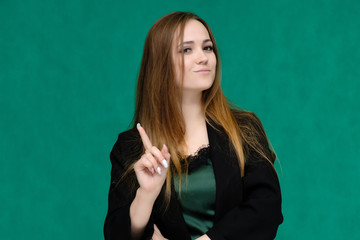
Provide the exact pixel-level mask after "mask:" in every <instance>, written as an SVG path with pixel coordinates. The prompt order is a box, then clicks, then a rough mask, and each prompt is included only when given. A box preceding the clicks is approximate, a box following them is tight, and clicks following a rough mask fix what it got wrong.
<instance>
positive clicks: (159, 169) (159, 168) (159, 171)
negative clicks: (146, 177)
mask: <svg viewBox="0 0 360 240" xmlns="http://www.w3.org/2000/svg"><path fill="white" fill-rule="evenodd" d="M157 172H158V174H159V175H161V167H157Z"/></svg>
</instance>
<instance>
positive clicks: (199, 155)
mask: <svg viewBox="0 0 360 240" xmlns="http://www.w3.org/2000/svg"><path fill="white" fill-rule="evenodd" d="M209 158H210V145H203V146H201V147H200V148H199V149H198V150H197V151H196V152H195V153H194V154H192V155H189V156H187V157H186V160H187V162H188V164H189V166H188V174H190V173H192V172H194V171H195V170H196V169H198V168H200V167H201V166H204V165H210V162H209ZM181 163H182V167H183V170H186V163H185V160H184V159H182V160H181Z"/></svg>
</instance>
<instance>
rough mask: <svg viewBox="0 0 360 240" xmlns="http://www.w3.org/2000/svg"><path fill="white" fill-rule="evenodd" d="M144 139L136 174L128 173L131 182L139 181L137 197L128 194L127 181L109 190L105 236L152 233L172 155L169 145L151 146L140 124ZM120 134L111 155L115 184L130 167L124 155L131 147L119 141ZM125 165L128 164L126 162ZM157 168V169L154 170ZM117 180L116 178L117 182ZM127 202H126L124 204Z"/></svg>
mask: <svg viewBox="0 0 360 240" xmlns="http://www.w3.org/2000/svg"><path fill="white" fill-rule="evenodd" d="M138 130H139V133H140V136H141V139H142V142H143V144H144V146H145V150H146V151H145V153H144V154H143V155H142V156H141V158H140V159H139V160H137V161H136V162H135V164H134V172H135V175H136V176H135V177H134V176H129V175H127V178H131V177H133V179H132V182H133V183H134V182H136V183H137V186H138V189H137V191H136V194H135V196H133V195H134V194H132V196H128V195H129V192H130V193H131V191H127V190H131V189H129V187H128V182H124V181H121V182H118V184H116V185H115V186H114V184H112V186H111V187H110V192H109V211H108V215H107V217H106V220H105V228H104V233H105V238H107V239H119V237H120V236H122V239H123V237H124V236H125V237H126V239H132V238H133V239H140V238H141V237H143V238H145V237H146V238H148V237H149V236H151V235H150V233H152V232H153V227H152V226H153V224H152V221H151V219H150V218H151V212H152V208H153V205H154V202H155V200H156V198H157V196H158V195H159V193H160V191H161V188H162V186H163V184H164V181H165V178H166V173H167V166H168V164H169V160H170V154H169V153H168V150H167V148H166V146H165V145H164V146H163V149H162V150H161V151H160V150H159V149H157V148H156V147H154V146H152V145H151V142H150V140H149V138H148V137H147V135H146V133H145V131H144V129H143V128H142V127H141V126H139V127H138ZM120 142H121V141H120V137H119V140H118V141H117V143H116V144H115V146H114V148H113V150H112V152H111V155H110V158H111V163H112V172H111V178H112V183H114V182H115V181H117V180H116V179H119V177H120V176H121V177H122V176H123V175H124V172H125V170H127V169H128V168H129V167H128V166H130V164H127V165H128V166H127V167H124V163H125V162H126V161H124V156H123V154H122V152H128V151H129V149H127V147H129V146H127V147H126V146H123V145H122V144H120ZM125 165H126V164H125ZM155 169H157V171H155ZM114 180H115V181H114ZM124 202H125V204H124Z"/></svg>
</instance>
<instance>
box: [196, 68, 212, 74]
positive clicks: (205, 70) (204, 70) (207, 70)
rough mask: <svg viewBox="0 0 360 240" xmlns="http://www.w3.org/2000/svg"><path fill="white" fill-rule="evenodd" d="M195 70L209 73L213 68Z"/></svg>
mask: <svg viewBox="0 0 360 240" xmlns="http://www.w3.org/2000/svg"><path fill="white" fill-rule="evenodd" d="M194 72H196V73H209V72H211V70H209V69H200V70H196V71H194Z"/></svg>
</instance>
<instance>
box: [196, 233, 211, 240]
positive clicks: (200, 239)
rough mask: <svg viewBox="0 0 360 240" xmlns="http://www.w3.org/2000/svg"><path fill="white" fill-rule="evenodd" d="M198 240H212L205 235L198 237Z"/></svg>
mask: <svg viewBox="0 0 360 240" xmlns="http://www.w3.org/2000/svg"><path fill="white" fill-rule="evenodd" d="M196 240H211V239H210V238H209V237H208V235H206V234H204V235H202V236H200V237H198V238H197V239H196Z"/></svg>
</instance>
